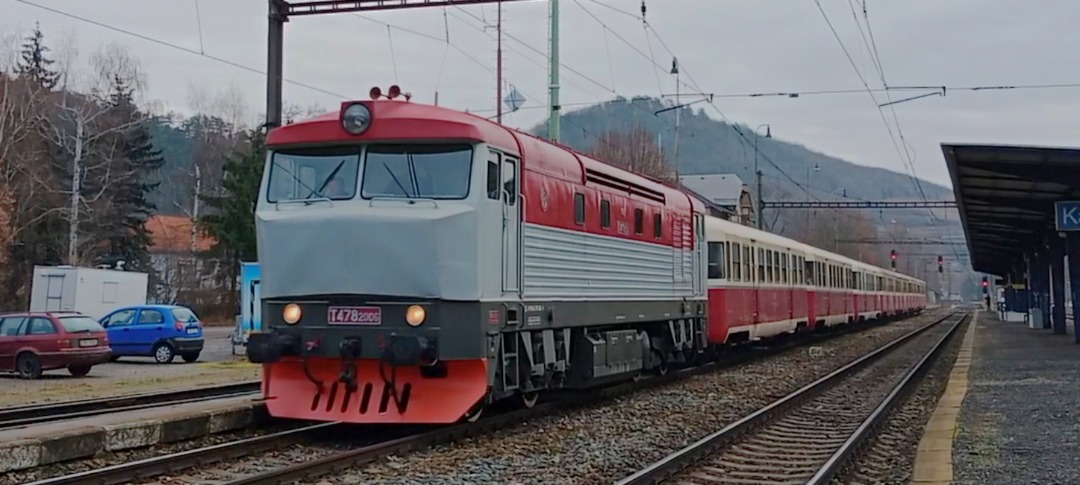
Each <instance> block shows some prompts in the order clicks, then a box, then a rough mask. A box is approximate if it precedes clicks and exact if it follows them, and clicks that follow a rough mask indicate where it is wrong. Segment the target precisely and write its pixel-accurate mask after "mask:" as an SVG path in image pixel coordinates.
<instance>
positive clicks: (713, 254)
mask: <svg viewBox="0 0 1080 485" xmlns="http://www.w3.org/2000/svg"><path fill="white" fill-rule="evenodd" d="M724 259H725V258H724V243H719V242H711V243H709V279H723V278H724V276H725V275H724V268H725V264H727V263H726V261H725V260H724Z"/></svg>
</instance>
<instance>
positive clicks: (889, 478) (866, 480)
mask: <svg viewBox="0 0 1080 485" xmlns="http://www.w3.org/2000/svg"><path fill="white" fill-rule="evenodd" d="M968 325H971V323H970V322H968V323H965V324H963V326H962V327H961V328H959V329H957V333H956V335H954V336H953V338H952V340H950V341H949V342H948V343H947V344H946V346H945V348H943V349H941V351H940V352H941V353H940V354H939V356H938V357H937V359H936V360H935V362H934V363H933V364H932V365H931V366H930V369H929V371H928V372H927V373H926V375H925V376H923V378H922V379H921V380H920V382H919V383H918V385H917V387H916V388H915V389H914V391H913V392H912V393H911V394H910V395H909V396H908V397H907V398H906V399H904V402H903V403H901V404H900V405H899V406H898V407H897V408H895V409H893V410H892V412H891V413H890V414H889V415H888V417H886V419H885V422H884V423H883V424H882V425H881V427H880V428H879V431H878V432H877V434H876V435H875V436H874V437H872V439H871V440H872V443H871V444H870V445H869V447H864V449H863V451H862V453H860V456H859V457H858V459H857V460H856V461H855V463H853V464H852V465H851V466H850V468H849V469H847V470H845V473H844V475H843V476H841V477H839V479H835V480H833V481H832V483H833V484H835V485H840V484H844V485H864V484H865V485H901V484H903V485H907V484H909V483H911V479H912V473H913V467H914V465H915V452H916V450H917V449H918V448H919V441H920V440H921V439H922V434H923V430H924V429H925V428H926V423H927V422H929V421H930V417H931V416H933V414H934V409H935V407H936V406H937V402H938V399H939V398H940V397H941V395H942V393H944V392H945V386H946V384H948V383H949V375H950V373H951V372H952V367H953V364H954V363H955V362H956V357H957V355H958V354H959V353H960V346H961V343H962V342H963V333H964V331H965V330H966V329H967V326H968ZM864 446H866V445H864Z"/></svg>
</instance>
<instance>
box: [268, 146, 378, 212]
mask: <svg viewBox="0 0 1080 485" xmlns="http://www.w3.org/2000/svg"><path fill="white" fill-rule="evenodd" d="M359 166H360V149H359V148H358V147H350V148H333V149H305V150H302V151H279V152H275V153H274V154H273V155H272V158H271V164H270V180H269V183H270V187H269V190H268V191H267V194H266V196H267V201H269V202H281V201H287V200H308V199H319V198H327V199H331V200H345V199H351V198H353V196H355V195H356V172H357V170H358V169H359Z"/></svg>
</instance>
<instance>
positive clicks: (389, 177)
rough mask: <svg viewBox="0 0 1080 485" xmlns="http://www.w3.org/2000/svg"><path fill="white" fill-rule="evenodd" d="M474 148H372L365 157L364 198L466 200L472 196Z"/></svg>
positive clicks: (462, 145) (422, 146) (396, 146)
mask: <svg viewBox="0 0 1080 485" xmlns="http://www.w3.org/2000/svg"><path fill="white" fill-rule="evenodd" d="M472 165H473V149H472V146H471V145H467V144H453V145H372V146H370V147H368V149H367V153H366V155H365V157H364V176H363V183H362V186H361V195H362V196H363V197H364V198H365V199H370V198H372V197H393V198H423V199H464V198H465V197H467V196H468V195H469V179H470V176H471V173H472Z"/></svg>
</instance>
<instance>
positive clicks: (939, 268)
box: [937, 256, 945, 273]
mask: <svg viewBox="0 0 1080 485" xmlns="http://www.w3.org/2000/svg"><path fill="white" fill-rule="evenodd" d="M937 272H938V273H944V272H945V260H944V259H943V258H942V257H941V256H938V257H937Z"/></svg>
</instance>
